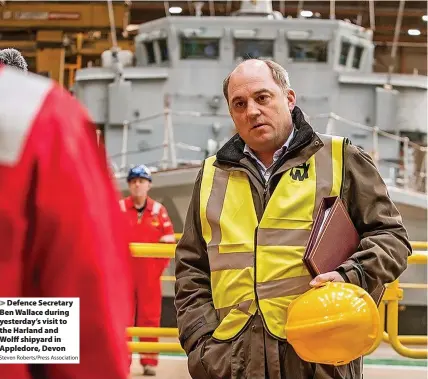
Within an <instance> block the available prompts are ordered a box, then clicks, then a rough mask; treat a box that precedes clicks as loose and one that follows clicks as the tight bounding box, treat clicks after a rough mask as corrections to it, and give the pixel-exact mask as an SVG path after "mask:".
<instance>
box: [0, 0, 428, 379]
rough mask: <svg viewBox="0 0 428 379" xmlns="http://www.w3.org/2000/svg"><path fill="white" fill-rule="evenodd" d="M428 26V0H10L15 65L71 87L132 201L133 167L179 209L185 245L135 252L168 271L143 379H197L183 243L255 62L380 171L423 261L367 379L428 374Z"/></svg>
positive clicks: (135, 333) (154, 192)
mask: <svg viewBox="0 0 428 379" xmlns="http://www.w3.org/2000/svg"><path fill="white" fill-rule="evenodd" d="M427 23H428V12H427V2H426V1H405V0H399V1H374V0H369V1H363V0H360V1H334V0H332V1H291V0H279V1H278V0H273V1H268V0H242V1H232V0H228V1H215V0H210V1H143V0H141V1H134V0H124V1H122V0H118V1H107V0H105V1H104V0H103V1H33V0H31V1H25V2H23V1H9V0H2V1H0V50H1V51H0V58H1V53H2V51H4V49H16V50H17V51H19V52H20V53H21V54H22V56H23V57H24V59H25V61H26V63H27V65H28V71H29V72H31V73H33V74H36V75H41V76H44V77H47V78H50V79H52V80H54V81H55V82H56V83H57V84H58V85H59V86H61V87H63V88H64V89H65V90H66V91H69V92H70V94H71V95H72V96H74V97H75V98H76V99H77V100H78V101H79V102H80V103H81V104H82V105H83V106H84V107H85V109H86V110H87V111H88V114H89V115H90V117H91V119H92V121H93V124H94V130H95V132H96V136H97V142H98V144H103V145H104V146H105V152H106V158H107V161H108V165H109V168H110V170H111V175H112V178H113V181H114V185H115V187H116V188H117V189H118V192H119V193H120V196H121V197H122V198H123V199H126V198H127V199H130V197H129V196H130V194H132V191H131V190H130V180H129V178H130V175H131V172H133V173H134V174H132V175H136V176H135V177H137V176H138V175H140V176H139V177H142V178H146V179H147V178H148V177H150V183H151V184H150V186H151V188H150V191H149V196H150V198H151V199H153V200H154V201H155V204H161V205H162V207H163V208H161V209H165V210H166V212H167V214H168V217H169V220H170V222H169V221H167V222H165V223H164V224H163V225H164V229H165V228H170V229H168V230H170V232H169V234H168V235H172V234H173V235H174V241H170V240H167V239H164V240H162V238H161V240H160V241H157V240H156V241H155V240H153V241H152V240H150V238H146V237H141V240H140V239H139V237H136V240H133V241H131V242H132V243H133V244H132V246H131V245H130V246H131V247H130V255H133V258H132V259H133V262H134V263H135V262H136V260H140V261H141V262H144V260H148V259H151V260H153V259H154V260H156V259H157V260H159V261H161V262H163V263H162V264H163V266H162V270H160V271H159V275H158V276H157V277H155V278H152V279H151V280H154V281H155V282H158V283H160V284H159V288H160V289H161V291H160V293H157V291H153V292H151V290H148V292H150V293H148V294H146V295H145V296H146V298H147V299H148V300H147V302H148V303H150V302H151V301H152V300H151V299H150V297H158V298H159V299H158V302H159V304H161V314H160V317H158V318H159V320H158V322H157V323H156V320H155V321H153V320H151V321H150V322H149V323H148V324H145V321H144V320H140V321H139V324H138V325H129V328H128V331H127V332H128V334H129V337H130V338H132V341H131V340H130V341H131V342H129V344H128V348H129V351H130V353H132V357H133V361H132V364H131V366H130V374H129V378H131V377H132V378H142V377H145V376H155V377H157V378H161V379H167V378H168V379H169V378H171V379H184V378H191V376H190V373H189V369H188V358H187V354H186V353H185V351H184V350H183V346H182V344H181V343H180V341H182V340H181V339H179V330H178V329H177V328H178V324H177V311H176V304H175V301H174V298H175V291H176V289H175V281H176V278H175V273H176V271H175V267H176V261H175V248H176V244H177V243H179V241H180V239H181V237H182V233H183V231H184V225H185V223H186V215H187V212H188V209H189V204H190V202H191V199H192V193H193V189H194V185H195V181H196V180H197V176H198V172H199V170H200V168H201V165H202V164H203V162H204V160H205V159H206V158H208V157H210V156H213V155H215V154H216V153H217V151H219V149H221V148H222V147H223V146H224V145H225V144H226V143H227V142H228V141H229V140H230V139H231V138H232V137H233V136H234V135H235V134H236V133H237V128H236V127H235V124H234V122H233V120H232V118H231V115H230V113H229V111H230V108H229V104H228V102H227V101H226V99H225V97H224V95H223V80H224V79H225V78H226V76H227V75H229V74H230V73H231V72H232V70H234V68H235V67H236V66H237V65H238V64H240V63H242V62H244V61H245V60H247V59H251V58H263V59H270V60H273V61H275V62H277V63H278V64H280V65H281V66H282V67H284V68H285V70H287V72H288V75H289V80H290V86H291V88H292V89H293V90H294V91H295V96H296V105H297V106H298V107H299V108H300V109H301V110H302V111H303V114H304V117H305V120H306V121H307V122H308V123H309V124H310V125H311V127H312V128H313V129H314V130H315V132H317V133H322V134H326V135H335V136H341V137H345V138H347V139H349V141H351V143H352V144H353V145H356V146H358V147H359V148H360V149H361V150H363V151H364V152H365V153H366V154H368V156H370V159H371V160H372V161H373V163H374V165H375V166H376V168H377V170H378V171H379V173H380V176H381V178H382V181H383V182H384V183H385V186H386V187H387V190H388V196H389V197H390V198H391V200H392V202H393V203H394V206H395V207H396V208H397V209H398V211H399V212H400V215H401V217H402V219H403V224H404V227H405V228H406V230H407V233H408V238H409V241H410V243H411V246H412V251H413V253H412V256H410V257H408V259H407V268H406V269H405V270H404V272H403V273H402V274H401V275H400V276H399V278H398V279H397V280H395V281H394V282H393V283H388V285H387V287H386V291H385V293H384V295H383V298H382V299H381V300H380V303H379V304H378V314H379V319H380V327H381V328H382V327H383V334H382V331H381V332H380V334H379V335H378V337H376V341H375V342H374V344H373V346H371V348H370V349H368V351H367V352H366V353H365V354H364V357H363V359H362V360H363V362H364V369H363V370H364V378H366V379H375V378H376V379H377V378H379V379H381V378H389V379H394V378H397V379H398V378H407V377H409V378H412V379H419V378H426V377H427V374H428V369H427V364H428V361H427V351H428V350H427V349H428V345H427V293H428V291H427V289H428V287H427V238H428V236H427V209H428V208H427V192H428V190H427V189H428V180H427V172H428V167H427V166H428V164H427V163H428V157H427V155H428V154H427V122H428V118H427V110H428V102H427V100H428V99H427V89H428V81H427ZM6 63H7V62H6ZM0 138H1V136H0ZM82 159H84V158H82ZM141 165H144V166H141ZM136 167H137V168H138V169H139V170H140V171H138V170H134V171H132V170H133V169H135V168H136ZM141 167H143V170H146V171H144V175H148V176H147V177H145V176H141V175H143V174H141ZM308 167H309V166H308ZM304 170H305V167H303V171H297V172H298V173H299V174H298V176H300V177H301V178H304V175H305V171H304ZM124 204H125V203H124ZM225 204H226V203H225ZM144 206H145V205H144ZM144 212H145V211H144ZM161 212H163V211H161ZM207 213H208V212H207ZM140 216H141V215H140ZM140 216H138V217H140ZM219 217H220V216H219ZM139 220H140V219H139ZM139 222H140V221H138V223H139ZM156 222H157V221H156ZM161 222H162V221H161ZM169 224H171V225H169ZM152 225H154V224H153V222H152ZM156 225H157V224H156ZM156 225H155V226H156ZM137 228H139V226H138V225H137V226H136V227H135V230H134V231H133V233H134V232H135V231H136V230H137ZM138 230H139V229H138ZM138 233H142V234H144V233H145V231H144V230H143V229H141V230H140V231H139V232H138ZM213 239H214V237H213ZM158 242H160V243H158ZM164 242H168V243H164ZM183 246H184V245H183ZM183 248H184V247H183ZM210 262H211V261H210ZM135 264H136V265H137V263H135ZM156 267H158V266H156ZM212 274H213V273H212ZM153 275H154V274H153ZM213 277H214V276H212V278H213ZM0 280H1V279H0ZM139 280H140V281H141V283H140V285H141V286H142V288H144V286H145V284H144V280H145V279H144V278H140V279H139ZM155 287H156V286H155ZM147 288H149V287H147ZM217 290H218V289H217ZM155 302H156V301H155ZM138 309H140V308H138ZM149 313H150V312H149ZM156 325H159V326H156ZM196 326H197V325H195V327H196ZM231 327H233V325H232V326H231ZM180 337H182V335H181V336H180ZM147 338H148V339H147ZM182 338H184V337H182ZM350 343H351V344H352V342H351V341H350ZM94 348H96V342H95V341H94ZM346 348H347V347H346V346H343V349H345V350H346ZM142 357H143V358H142ZM144 359H146V360H145V361H144ZM147 362H148V363H147ZM211 362H212V361H211ZM202 365H203V368H204V370H206V371H208V372H211V371H210V370H211V368H210V367H208V366H209V365H210V363H209V360H208V359H207V360H206V361H205V362H204V361H202ZM207 367H208V368H207ZM1 370H2V368H1V362H0V373H1ZM232 371H233V370H232ZM213 372H214V371H213ZM205 373H206V374H207V372H205ZM212 375H213V376H211V377H212V378H214V377H217V376H214V374H212ZM242 375H244V374H242ZM296 375H297V374H296ZM347 375H348V376H345V377H346V378H347V379H352V378H357V377H358V378H360V376H353V374H351V373H349V374H347ZM1 376H2V375H1V374H0V377H1ZM271 376H272V377H275V378H276V376H274V375H272V374H271ZM194 377H195V376H194ZM206 377H209V376H208V374H207V376H206ZM228 377H229V376H228ZM233 377H234V378H235V377H236V378H238V377H239V378H244V377H246V376H239V375H238V374H237V376H233ZM266 377H268V376H266ZM314 377H318V376H314ZM336 377H339V376H336ZM340 377H341V376H340ZM249 378H250V377H249ZM287 378H288V376H287ZM296 378H303V376H296ZM320 378H321V376H320ZM322 378H324V377H322ZM201 379H203V378H201Z"/></svg>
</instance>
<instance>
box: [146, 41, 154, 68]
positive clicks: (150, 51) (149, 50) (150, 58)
mask: <svg viewBox="0 0 428 379" xmlns="http://www.w3.org/2000/svg"><path fill="white" fill-rule="evenodd" d="M144 47H145V48H146V54H147V64H153V63H156V56H155V48H154V46H153V41H149V42H145V43H144Z"/></svg>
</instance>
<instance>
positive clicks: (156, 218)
mask: <svg viewBox="0 0 428 379" xmlns="http://www.w3.org/2000/svg"><path fill="white" fill-rule="evenodd" d="M121 208H122V210H123V211H125V212H126V214H127V216H128V220H129V225H130V230H129V242H141V243H159V242H167V243H174V242H175V238H174V229H173V226H172V222H171V220H170V218H169V216H168V213H167V211H166V209H165V207H164V206H163V205H161V204H160V203H158V202H157V201H154V200H153V199H151V198H150V197H148V198H147V202H146V207H145V208H144V210H143V212H142V214H141V215H139V213H138V211H137V210H136V209H135V207H134V203H133V201H132V199H131V197H127V198H125V199H123V200H121ZM168 263H169V258H137V257H135V258H132V268H133V274H134V283H135V299H136V307H135V326H138V327H159V326H160V318H161V306H162V287H161V281H160V276H161V275H162V273H163V271H164V269H165V268H166V267H167V266H168ZM140 340H141V341H147V342H149V341H152V342H156V341H158V338H142V337H141V338H140ZM140 361H141V364H142V365H143V366H145V365H152V366H156V365H157V363H158V354H146V353H144V354H141V359H140Z"/></svg>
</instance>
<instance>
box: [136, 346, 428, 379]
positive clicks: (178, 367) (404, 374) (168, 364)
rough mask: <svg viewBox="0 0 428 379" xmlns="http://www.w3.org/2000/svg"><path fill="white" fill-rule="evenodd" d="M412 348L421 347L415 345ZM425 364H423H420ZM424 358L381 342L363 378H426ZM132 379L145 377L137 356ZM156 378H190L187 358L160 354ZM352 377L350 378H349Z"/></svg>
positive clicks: (370, 358) (427, 372)
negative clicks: (415, 357) (402, 353)
mask: <svg viewBox="0 0 428 379" xmlns="http://www.w3.org/2000/svg"><path fill="white" fill-rule="evenodd" d="M414 348H422V347H421V346H415V347H414ZM421 364H425V366H421ZM426 366H427V361H426V360H416V359H410V358H405V357H402V356H400V355H398V354H397V353H396V352H395V351H394V350H393V349H391V347H390V346H389V345H387V344H382V345H381V346H379V348H378V349H377V350H376V351H375V352H374V353H373V354H371V355H370V356H367V357H366V359H365V364H364V379H427V376H428V370H427V367H426ZM131 371H132V374H133V375H132V379H143V378H147V377H145V376H142V375H141V367H140V366H139V362H138V358H137V359H135V358H134V361H133V365H132V368H131ZM156 378H159V379H191V377H190V375H189V373H188V371H187V360H186V358H185V357H180V356H161V357H160V362H159V367H158V369H157V375H156ZM349 379H352V378H349Z"/></svg>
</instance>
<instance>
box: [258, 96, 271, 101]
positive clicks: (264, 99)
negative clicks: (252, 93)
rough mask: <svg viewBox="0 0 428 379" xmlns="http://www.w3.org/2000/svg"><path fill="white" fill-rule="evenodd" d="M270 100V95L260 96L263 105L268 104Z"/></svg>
mask: <svg viewBox="0 0 428 379" xmlns="http://www.w3.org/2000/svg"><path fill="white" fill-rule="evenodd" d="M268 99H269V96H268V95H260V96H259V101H260V102H262V103H263V102H266V101H267V100H268Z"/></svg>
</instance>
